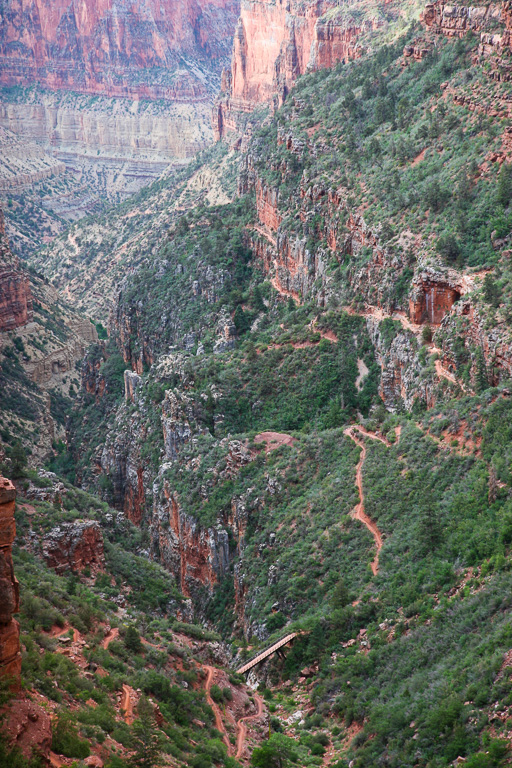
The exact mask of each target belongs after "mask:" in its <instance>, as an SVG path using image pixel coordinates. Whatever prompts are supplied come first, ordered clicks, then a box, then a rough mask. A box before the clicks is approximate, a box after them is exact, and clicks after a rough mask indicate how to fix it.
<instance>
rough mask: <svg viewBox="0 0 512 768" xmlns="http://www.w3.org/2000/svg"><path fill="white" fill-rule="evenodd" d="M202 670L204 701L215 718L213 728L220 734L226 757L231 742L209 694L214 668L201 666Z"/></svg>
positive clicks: (229, 752) (216, 706)
mask: <svg viewBox="0 0 512 768" xmlns="http://www.w3.org/2000/svg"><path fill="white" fill-rule="evenodd" d="M203 669H205V670H206V682H205V686H204V687H205V691H206V701H207V702H208V704H209V705H210V707H211V708H212V710H213V716H214V718H215V727H216V729H217V730H218V731H219V732H220V733H222V741H223V742H224V744H225V745H226V747H227V750H228V755H231V742H230V740H229V736H228V732H227V731H226V726H225V725H224V722H223V720H222V716H221V714H220V709H219V707H218V705H217V704H216V703H215V702H214V700H213V699H212V696H211V693H210V689H211V687H212V685H213V676H214V674H215V667H210V666H209V664H203Z"/></svg>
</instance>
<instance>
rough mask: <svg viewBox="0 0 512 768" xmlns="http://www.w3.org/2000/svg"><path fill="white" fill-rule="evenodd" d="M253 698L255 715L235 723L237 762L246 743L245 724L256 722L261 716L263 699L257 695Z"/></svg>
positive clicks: (247, 716) (242, 718)
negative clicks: (254, 700)
mask: <svg viewBox="0 0 512 768" xmlns="http://www.w3.org/2000/svg"><path fill="white" fill-rule="evenodd" d="M254 698H255V699H256V706H257V707H258V709H257V711H256V713H255V714H254V715H246V716H245V717H241V718H240V720H239V721H238V722H237V728H238V734H237V737H236V753H235V757H236V759H237V760H240V758H241V757H242V754H243V751H244V749H245V742H246V741H247V727H246V725H245V724H246V723H247V722H249V721H250V720H257V719H258V718H260V717H261V716H262V714H263V699H262V698H261V697H260V696H258V694H257V693H255V694H254Z"/></svg>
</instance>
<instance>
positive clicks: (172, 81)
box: [0, 0, 238, 101]
mask: <svg viewBox="0 0 512 768" xmlns="http://www.w3.org/2000/svg"><path fill="white" fill-rule="evenodd" d="M0 14H1V17H0V21H1V23H0V82H1V83H2V84H4V85H23V86H26V85H28V84H31V83H41V84H43V85H44V86H46V87H49V88H52V89H56V90H71V91H77V92H82V93H92V94H103V95H108V96H128V97H135V98H137V99H139V98H149V99H169V100H181V101H194V100H197V99H201V98H205V96H207V94H208V92H209V90H210V88H211V85H210V83H209V82H208V78H209V73H211V71H212V70H213V71H215V69H216V68H217V67H218V66H219V64H222V62H223V60H224V59H225V57H226V56H227V55H228V53H229V45H230V41H231V38H232V31H233V28H234V22H235V20H236V17H237V15H238V2H237V0H208V2H206V1H205V0H199V2H198V1H197V0H179V2H176V1H175V0H147V2H144V3H126V2H124V0H84V1H83V2H77V1H76V0H59V2H56V3H53V2H52V3H47V2H44V1H42V0H10V2H9V3H7V4H3V6H2V8H1V10H0Z"/></svg>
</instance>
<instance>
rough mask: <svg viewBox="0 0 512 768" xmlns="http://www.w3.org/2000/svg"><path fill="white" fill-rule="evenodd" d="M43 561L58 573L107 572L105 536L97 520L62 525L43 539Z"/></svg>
mask: <svg viewBox="0 0 512 768" xmlns="http://www.w3.org/2000/svg"><path fill="white" fill-rule="evenodd" d="M43 557H44V559H45V560H46V563H47V564H48V565H49V566H50V568H53V569H54V571H56V572H57V573H65V572H66V571H75V572H80V571H83V570H84V569H85V568H90V569H91V570H92V571H93V572H94V571H98V570H101V569H103V568H104V566H105V558H104V554H103V535H102V533H101V529H100V526H99V524H98V523H97V522H96V521H94V520H85V521H83V520H77V521H76V522H74V523H61V525H59V526H57V527H56V528H53V530H51V531H50V533H48V534H46V536H45V537H44V539H43Z"/></svg>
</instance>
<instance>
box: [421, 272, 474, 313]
mask: <svg viewBox="0 0 512 768" xmlns="http://www.w3.org/2000/svg"><path fill="white" fill-rule="evenodd" d="M465 292H466V285H465V284H464V281H463V280H462V279H461V276H460V275H458V274H457V273H456V272H455V271H454V270H447V271H446V273H439V271H437V270H434V269H432V268H427V269H425V270H423V271H422V272H420V273H419V274H418V275H417V276H416V278H415V280H414V283H413V289H412V292H411V295H410V297H409V316H410V318H411V320H412V322H413V323H418V324H419V323H424V322H428V323H430V324H431V325H439V324H440V323H441V321H442V320H443V318H444V316H445V315H446V314H447V313H448V312H450V310H451V308H452V307H453V305H454V304H455V302H456V301H458V300H459V299H460V297H461V296H462V295H463V294H464V293H465Z"/></svg>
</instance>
